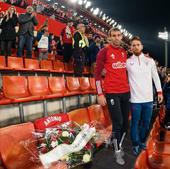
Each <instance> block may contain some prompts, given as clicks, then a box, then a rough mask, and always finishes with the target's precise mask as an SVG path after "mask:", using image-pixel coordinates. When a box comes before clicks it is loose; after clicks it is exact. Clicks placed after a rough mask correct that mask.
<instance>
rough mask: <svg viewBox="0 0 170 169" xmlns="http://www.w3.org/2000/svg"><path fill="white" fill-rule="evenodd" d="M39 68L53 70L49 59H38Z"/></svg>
mask: <svg viewBox="0 0 170 169" xmlns="http://www.w3.org/2000/svg"><path fill="white" fill-rule="evenodd" d="M40 68H41V69H47V70H53V64H52V61H51V60H41V61H40Z"/></svg>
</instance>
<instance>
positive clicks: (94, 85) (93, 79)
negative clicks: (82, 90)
mask: <svg viewBox="0 0 170 169" xmlns="http://www.w3.org/2000/svg"><path fill="white" fill-rule="evenodd" d="M89 81H90V86H91V90H92V92H93V93H94V94H96V83H95V78H93V77H90V78H89Z"/></svg>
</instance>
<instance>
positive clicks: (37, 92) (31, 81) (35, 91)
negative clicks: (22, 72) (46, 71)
mask: <svg viewBox="0 0 170 169" xmlns="http://www.w3.org/2000/svg"><path fill="white" fill-rule="evenodd" d="M28 89H29V92H30V93H31V95H33V96H40V97H41V99H45V98H46V96H47V95H48V94H50V91H49V88H48V79H47V77H45V76H28Z"/></svg>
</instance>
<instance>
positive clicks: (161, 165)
mask: <svg viewBox="0 0 170 169" xmlns="http://www.w3.org/2000/svg"><path fill="white" fill-rule="evenodd" d="M164 117H165V108H164V106H162V107H161V110H160V112H159V116H157V118H156V120H155V123H154V125H153V128H152V130H151V132H150V135H149V137H148V140H147V148H146V150H145V151H143V152H142V153H141V154H140V155H139V156H138V158H137V160H136V164H135V169H169V168H170V131H168V130H166V129H164V128H162V126H161V123H162V120H163V119H164Z"/></svg>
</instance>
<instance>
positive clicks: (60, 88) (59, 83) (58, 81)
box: [48, 77, 67, 98]
mask: <svg viewBox="0 0 170 169" xmlns="http://www.w3.org/2000/svg"><path fill="white" fill-rule="evenodd" d="M48 82H49V89H50V92H51V93H52V94H51V96H50V97H54V98H55V97H63V96H64V94H65V93H66V92H67V90H66V86H65V79H64V78H63V77H49V78H48Z"/></svg>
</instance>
